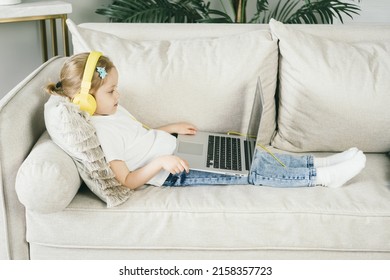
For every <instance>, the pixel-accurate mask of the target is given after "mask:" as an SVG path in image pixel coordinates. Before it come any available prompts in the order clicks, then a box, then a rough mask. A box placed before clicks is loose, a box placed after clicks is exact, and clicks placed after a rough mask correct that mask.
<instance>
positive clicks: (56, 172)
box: [15, 132, 81, 213]
mask: <svg viewBox="0 0 390 280" xmlns="http://www.w3.org/2000/svg"><path fill="white" fill-rule="evenodd" d="M80 185H81V180H80V176H79V173H78V172H77V168H76V166H75V164H74V162H73V160H72V158H71V157H69V156H68V155H67V154H66V153H64V151H63V150H62V149H61V148H60V147H58V146H57V145H56V144H55V143H54V142H53V141H52V140H51V139H50V136H49V134H48V133H47V132H45V133H44V134H43V135H42V136H41V138H40V139H39V140H38V142H37V143H36V144H35V146H34V148H33V149H32V151H31V153H30V154H29V156H28V157H27V158H26V160H25V161H24V162H23V164H22V165H21V167H20V168H19V171H18V174H17V176H16V183H15V188H16V193H17V195H18V198H19V200H20V202H22V203H23V205H24V206H25V207H26V208H27V209H28V210H30V211H35V212H41V213H52V212H57V211H61V210H63V209H65V207H66V206H68V204H69V203H70V202H71V201H72V199H73V198H74V196H75V195H76V193H77V191H78V189H79V187H80Z"/></svg>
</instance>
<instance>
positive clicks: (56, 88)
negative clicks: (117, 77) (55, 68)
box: [45, 53, 115, 98]
mask: <svg viewBox="0 0 390 280" xmlns="http://www.w3.org/2000/svg"><path fill="white" fill-rule="evenodd" d="M88 56H89V53H80V54H76V55H73V56H71V57H70V58H69V59H68V60H67V61H66V62H65V63H64V65H63V67H62V69H61V73H60V80H59V81H58V82H57V83H50V84H48V85H47V86H46V88H45V90H46V92H47V93H49V94H54V95H61V96H65V97H69V98H73V97H74V96H75V95H76V94H77V93H78V92H79V91H80V87H81V81H82V78H83V73H84V68H85V64H86V63H87V59H88ZM96 67H104V68H105V69H106V71H107V72H109V71H110V70H111V69H112V68H113V67H115V66H114V64H113V63H112V61H111V60H110V59H109V58H108V57H106V56H101V57H100V58H99V60H98V62H97V64H96ZM103 83H104V79H101V78H100V77H99V74H98V72H96V71H95V73H94V74H93V77H92V81H91V90H90V93H91V94H93V93H94V92H96V90H97V89H98V88H99V87H100V86H101V85H102V84H103Z"/></svg>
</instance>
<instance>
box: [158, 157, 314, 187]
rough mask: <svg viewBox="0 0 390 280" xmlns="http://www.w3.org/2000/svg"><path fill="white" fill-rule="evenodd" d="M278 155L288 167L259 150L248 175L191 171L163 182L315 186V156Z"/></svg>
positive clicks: (184, 184) (171, 183) (174, 175)
mask: <svg viewBox="0 0 390 280" xmlns="http://www.w3.org/2000/svg"><path fill="white" fill-rule="evenodd" d="M275 156H276V157H277V158H278V159H280V160H281V161H282V162H283V163H284V164H285V165H286V167H283V166H282V165H281V164H280V163H279V162H277V161H276V160H275V159H274V158H273V157H272V156H271V155H270V154H268V153H266V152H262V151H259V150H257V151H256V153H255V156H254V159H253V162H252V166H251V170H250V172H249V176H247V177H239V176H232V175H225V174H219V173H211V172H204V171H196V170H191V171H190V172H189V173H186V172H182V173H179V174H170V175H169V176H168V178H167V180H166V181H165V182H164V184H163V185H164V186H169V187H179V186H199V185H245V184H252V185H257V186H262V185H265V186H270V187H279V188H289V187H312V186H315V178H316V169H315V167H314V163H313V162H314V161H313V156H311V155H307V156H291V155H287V154H275Z"/></svg>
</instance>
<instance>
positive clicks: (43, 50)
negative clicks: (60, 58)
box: [39, 19, 49, 62]
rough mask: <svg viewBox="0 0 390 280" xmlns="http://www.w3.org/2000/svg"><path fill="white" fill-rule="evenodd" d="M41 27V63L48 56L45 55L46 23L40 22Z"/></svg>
mask: <svg viewBox="0 0 390 280" xmlns="http://www.w3.org/2000/svg"><path fill="white" fill-rule="evenodd" d="M39 23H40V27H41V45H42V60H43V62H45V61H47V60H48V59H49V55H48V53H47V36H46V22H45V20H44V19H43V20H40V21H39Z"/></svg>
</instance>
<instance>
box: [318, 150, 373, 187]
mask: <svg viewBox="0 0 390 280" xmlns="http://www.w3.org/2000/svg"><path fill="white" fill-rule="evenodd" d="M365 165H366V156H365V155H364V154H363V152H362V151H358V152H357V153H356V154H355V156H353V157H352V158H350V159H348V160H346V161H343V162H341V163H339V164H335V165H332V166H328V167H319V168H317V185H321V186H324V187H329V188H338V187H341V186H342V185H344V184H345V183H346V182H348V181H349V180H350V179H352V178H353V177H355V176H356V175H358V174H359V173H360V171H362V170H363V168H364V167H365Z"/></svg>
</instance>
